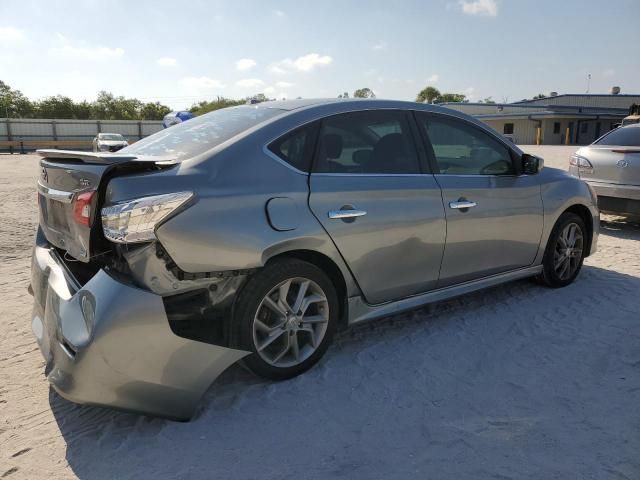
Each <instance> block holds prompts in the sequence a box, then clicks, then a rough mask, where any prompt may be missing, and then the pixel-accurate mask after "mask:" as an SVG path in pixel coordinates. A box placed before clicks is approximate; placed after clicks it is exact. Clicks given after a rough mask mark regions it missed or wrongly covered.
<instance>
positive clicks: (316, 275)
mask: <svg viewBox="0 0 640 480" xmlns="http://www.w3.org/2000/svg"><path fill="white" fill-rule="evenodd" d="M294 277H303V278H307V279H309V280H312V281H314V282H315V283H317V284H318V286H319V287H320V288H321V289H322V290H323V291H324V293H325V295H326V297H327V302H328V303H329V324H328V325H327V330H326V332H325V335H324V337H323V338H322V341H321V342H320V345H319V346H318V348H317V349H316V351H315V352H313V354H312V355H311V356H310V357H309V358H307V359H306V360H304V361H303V362H301V363H300V364H298V365H294V366H292V367H286V368H282V367H274V366H273V365H270V364H269V363H267V362H265V361H264V360H263V359H262V358H261V357H260V355H259V354H258V353H257V352H256V347H255V344H254V342H253V319H254V316H255V313H256V310H257V309H258V306H259V305H260V303H261V302H262V299H263V298H264V297H265V296H266V295H267V294H268V293H269V292H270V291H271V289H273V287H275V286H276V285H277V284H279V283H281V282H283V281H285V280H287V279H288V278H294ZM339 309H340V307H339V302H338V295H337V293H336V290H335V288H334V286H333V284H332V283H331V280H330V279H329V277H328V276H327V275H326V274H325V273H324V272H323V271H322V270H321V269H320V268H318V267H316V266H315V265H313V264H311V263H308V262H305V261H302V260H298V259H282V260H276V261H274V262H272V263H269V264H267V266H265V267H264V268H263V269H262V270H260V271H259V272H258V273H256V274H255V275H254V276H253V277H251V278H250V279H249V280H248V281H247V283H246V284H245V286H244V288H243V289H242V291H241V292H240V294H239V296H238V298H237V300H236V305H235V308H234V314H233V318H232V322H233V324H232V332H233V343H234V344H235V347H236V348H238V349H240V350H245V351H249V352H251V354H250V355H248V356H247V357H245V358H244V359H242V360H241V361H240V363H241V364H242V365H243V366H244V367H245V368H247V369H248V370H250V371H251V372H253V373H255V374H256V375H258V376H260V377H264V378H268V379H271V380H285V379H288V378H292V377H295V376H296V375H299V374H301V373H303V372H305V371H307V370H309V369H310V368H311V367H313V365H315V364H316V363H317V362H318V361H319V360H320V358H321V357H322V356H323V355H324V353H325V352H326V350H327V348H329V345H330V344H331V341H332V339H333V334H334V333H335V329H336V325H337V323H338V317H339Z"/></svg>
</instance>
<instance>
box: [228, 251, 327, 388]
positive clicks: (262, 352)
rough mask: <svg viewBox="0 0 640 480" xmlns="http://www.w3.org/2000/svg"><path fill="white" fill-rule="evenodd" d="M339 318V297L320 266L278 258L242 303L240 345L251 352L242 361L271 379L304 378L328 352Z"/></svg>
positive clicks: (237, 316)
mask: <svg viewBox="0 0 640 480" xmlns="http://www.w3.org/2000/svg"><path fill="white" fill-rule="evenodd" d="M338 315H339V303H338V295H337V293H336V290H335V288H334V287H333V284H332V283H331V280H329V278H328V277H327V275H326V274H325V273H324V272H323V271H322V270H321V269H320V268H318V267H316V266H315V265H313V264H311V263H308V262H304V261H302V260H297V259H282V260H276V261H274V262H273V263H271V264H268V265H267V266H266V267H265V268H263V269H262V270H260V271H259V272H258V273H257V274H256V275H254V276H253V277H251V278H250V279H249V280H248V282H247V284H246V285H245V287H244V288H243V290H242V292H241V293H240V295H239V297H238V299H237V301H236V308H235V313H234V318H233V322H234V331H235V335H234V337H235V343H236V345H237V347H238V348H239V349H242V350H246V351H250V352H251V355H249V356H247V357H245V358H244V359H243V360H241V362H240V363H241V364H242V365H243V366H244V367H245V368H247V369H248V370H250V371H251V372H253V373H254V374H256V375H258V376H260V377H264V378H268V379H271V380H285V379H288V378H292V377H295V376H296V375H300V374H301V373H303V372H305V371H307V370H308V369H310V368H311V367H313V366H314V365H315V364H316V363H317V362H318V361H319V360H320V358H322V356H323V355H324V353H325V352H326V350H327V348H328V347H329V345H330V344H331V341H332V338H333V334H334V331H335V327H336V325H337V323H338Z"/></svg>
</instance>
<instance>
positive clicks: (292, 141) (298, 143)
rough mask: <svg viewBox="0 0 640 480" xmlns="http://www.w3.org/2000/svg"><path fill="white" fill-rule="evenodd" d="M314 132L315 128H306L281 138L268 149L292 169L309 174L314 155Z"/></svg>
mask: <svg viewBox="0 0 640 480" xmlns="http://www.w3.org/2000/svg"><path fill="white" fill-rule="evenodd" d="M313 131H314V127H313V126H304V127H302V128H299V129H297V130H294V131H293V132H289V133H288V134H286V135H284V136H283V137H280V138H279V139H278V140H276V141H274V142H272V143H271V144H270V145H269V147H268V148H269V150H271V151H272V152H273V153H274V154H275V155H277V156H278V157H279V158H281V159H282V160H284V161H285V162H287V163H288V164H289V165H291V166H292V167H294V168H296V169H298V170H301V171H303V172H308V171H309V168H310V166H311V156H312V155H313V152H312V149H313V140H312V137H313Z"/></svg>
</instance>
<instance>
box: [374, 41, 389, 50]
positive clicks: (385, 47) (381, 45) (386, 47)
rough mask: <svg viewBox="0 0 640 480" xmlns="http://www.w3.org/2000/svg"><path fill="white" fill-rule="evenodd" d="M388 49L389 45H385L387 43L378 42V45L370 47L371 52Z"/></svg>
mask: <svg viewBox="0 0 640 480" xmlns="http://www.w3.org/2000/svg"><path fill="white" fill-rule="evenodd" d="M388 48H389V45H388V44H387V42H378V43H374V44H373V45H372V46H371V50H374V51H381V50H387V49H388Z"/></svg>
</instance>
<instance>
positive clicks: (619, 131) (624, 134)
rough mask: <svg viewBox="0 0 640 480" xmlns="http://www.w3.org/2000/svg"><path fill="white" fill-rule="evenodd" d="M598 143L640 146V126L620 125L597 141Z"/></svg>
mask: <svg viewBox="0 0 640 480" xmlns="http://www.w3.org/2000/svg"><path fill="white" fill-rule="evenodd" d="M595 144H596V145H617V146H625V147H640V128H638V127H620V128H616V129H615V130H611V132H609V133H608V134H606V135H605V136H604V137H602V138H601V139H600V140H597V141H596V142H595Z"/></svg>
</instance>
